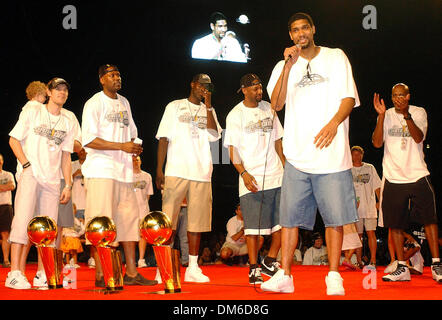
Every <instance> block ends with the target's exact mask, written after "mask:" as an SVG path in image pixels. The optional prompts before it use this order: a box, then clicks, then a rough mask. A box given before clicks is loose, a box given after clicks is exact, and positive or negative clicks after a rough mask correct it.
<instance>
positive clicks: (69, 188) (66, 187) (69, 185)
mask: <svg viewBox="0 0 442 320" xmlns="http://www.w3.org/2000/svg"><path fill="white" fill-rule="evenodd" d="M64 188H65V189H68V190H72V185H71V184H67V185H65V186H64Z"/></svg>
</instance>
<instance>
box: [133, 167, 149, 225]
mask: <svg viewBox="0 0 442 320" xmlns="http://www.w3.org/2000/svg"><path fill="white" fill-rule="evenodd" d="M134 191H135V196H136V198H137V203H138V208H139V209H140V217H144V216H145V215H146V214H147V213H149V212H150V208H149V201H148V200H147V196H150V195H152V194H153V186H152V176H151V175H150V174H149V173H147V172H146V171H143V170H141V172H140V173H134Z"/></svg>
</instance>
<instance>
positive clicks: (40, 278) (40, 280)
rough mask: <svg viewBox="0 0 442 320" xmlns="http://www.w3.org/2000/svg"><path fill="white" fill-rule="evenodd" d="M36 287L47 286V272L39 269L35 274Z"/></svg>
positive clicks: (34, 283) (33, 282) (34, 284)
mask: <svg viewBox="0 0 442 320" xmlns="http://www.w3.org/2000/svg"><path fill="white" fill-rule="evenodd" d="M32 285H33V286H34V287H47V286H48V280H47V278H46V273H45V272H44V271H42V270H38V271H37V273H36V274H35V277H34V281H32Z"/></svg>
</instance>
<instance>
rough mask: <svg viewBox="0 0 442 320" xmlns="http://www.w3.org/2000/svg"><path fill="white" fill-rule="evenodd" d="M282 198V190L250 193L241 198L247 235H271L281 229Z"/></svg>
mask: <svg viewBox="0 0 442 320" xmlns="http://www.w3.org/2000/svg"><path fill="white" fill-rule="evenodd" d="M263 196H264V197H263ZM280 198H281V188H275V189H270V190H264V191H258V192H256V193H253V192H249V193H247V194H245V195H243V196H241V197H240V198H239V203H240V205H241V211H242V215H243V218H244V233H245V234H246V235H258V234H260V235H269V234H272V233H273V232H276V231H278V230H280V229H281V226H280V225H279V204H280Z"/></svg>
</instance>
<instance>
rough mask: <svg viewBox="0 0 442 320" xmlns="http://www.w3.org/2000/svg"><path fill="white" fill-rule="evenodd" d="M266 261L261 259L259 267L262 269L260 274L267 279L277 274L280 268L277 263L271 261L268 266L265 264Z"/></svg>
mask: <svg viewBox="0 0 442 320" xmlns="http://www.w3.org/2000/svg"><path fill="white" fill-rule="evenodd" d="M265 260H266V259H262V262H261V267H262V273H264V274H265V275H267V276H269V277H273V275H274V274H275V273H276V272H278V270H279V269H281V266H280V264H279V262H278V261H273V262H272V263H270V264H266V263H265Z"/></svg>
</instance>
